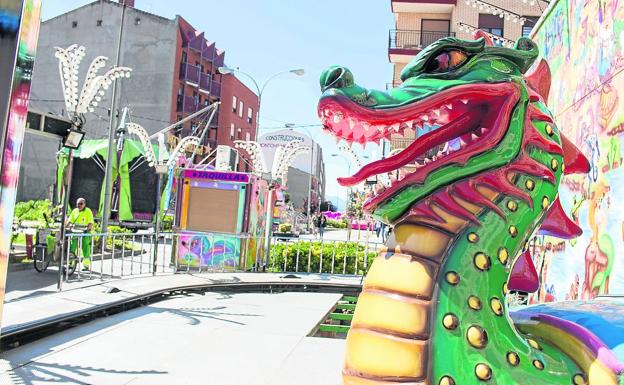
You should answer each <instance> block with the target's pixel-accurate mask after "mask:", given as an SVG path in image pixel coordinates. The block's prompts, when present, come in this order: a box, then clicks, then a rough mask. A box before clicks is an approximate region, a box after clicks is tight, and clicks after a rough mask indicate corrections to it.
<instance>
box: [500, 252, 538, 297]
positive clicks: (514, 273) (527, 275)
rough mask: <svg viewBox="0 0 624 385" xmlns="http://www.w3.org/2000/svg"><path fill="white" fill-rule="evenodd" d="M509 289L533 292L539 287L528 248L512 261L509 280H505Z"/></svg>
mask: <svg viewBox="0 0 624 385" xmlns="http://www.w3.org/2000/svg"><path fill="white" fill-rule="evenodd" d="M507 287H508V288H509V290H515V291H525V292H527V293H534V292H536V291H537V289H539V276H538V275H537V271H536V270H535V265H534V264H533V258H531V253H530V252H529V250H527V251H525V252H524V253H522V255H521V256H520V257H519V258H518V259H517V260H516V262H515V263H514V265H513V267H512V269H511V274H510V275H509V281H508V282H507Z"/></svg>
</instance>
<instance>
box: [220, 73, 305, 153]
mask: <svg viewBox="0 0 624 385" xmlns="http://www.w3.org/2000/svg"><path fill="white" fill-rule="evenodd" d="M218 71H219V73H220V74H221V75H230V74H232V73H234V72H237V73H239V74H241V75H245V76H247V77H248V78H249V79H251V81H252V82H253V84H254V86H255V87H256V91H257V92H258V116H257V118H256V133H255V135H254V141H256V142H257V141H258V131H260V107H261V105H262V93H263V92H264V88H265V87H266V86H267V84H268V83H269V82H270V81H271V80H273V79H274V78H276V77H277V76H279V75H282V74H287V73H291V74H295V75H297V76H303V75H304V74H305V70H304V69H303V68H297V69H292V70H288V71H281V72H278V73H276V74H273V75H271V76H270V77H269V78H268V79H267V80H266V81H265V82H264V84H263V85H262V87H260V86H259V85H258V82H257V81H256V79H254V78H253V76H251V75H249V74H248V73H246V72H243V71H241V70H239V69H238V68H230V67H219V68H218Z"/></svg>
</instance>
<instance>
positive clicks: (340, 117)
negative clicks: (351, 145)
mask: <svg viewBox="0 0 624 385" xmlns="http://www.w3.org/2000/svg"><path fill="white" fill-rule="evenodd" d="M341 121H342V116H340V115H334V123H340V122H341Z"/></svg>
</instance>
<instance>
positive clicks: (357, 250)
mask: <svg viewBox="0 0 624 385" xmlns="http://www.w3.org/2000/svg"><path fill="white" fill-rule="evenodd" d="M264 241H265V240H264V238H262V237H251V236H249V235H246V234H223V233H201V232H188V231H187V232H184V233H171V232H164V233H159V234H158V239H157V237H156V234H155V233H137V234H125V233H109V234H102V233H89V234H82V233H68V234H66V243H65V247H64V252H63V253H62V255H61V258H60V259H61V260H60V266H64V267H66V266H67V265H68V263H67V261H69V262H70V265H71V264H74V263H75V264H76V265H77V266H76V271H75V273H74V274H70V269H68V268H63V269H59V278H58V288H59V290H62V285H63V283H64V282H68V281H74V280H81V279H93V278H98V279H105V278H122V277H128V276H140V275H148V274H152V275H153V274H156V273H177V272H180V273H184V272H189V273H190V272H199V273H202V272H235V271H238V272H240V271H268V272H279V273H282V272H283V273H320V274H342V275H364V274H366V272H367V269H368V267H369V266H370V263H371V262H372V259H374V258H375V256H376V255H377V254H378V252H379V251H380V248H381V247H382V246H383V244H381V243H379V242H372V241H369V240H368V239H365V240H361V241H356V240H353V241H340V240H323V239H304V238H284V237H273V238H271V240H270V241H271V243H270V253H269V256H265V255H264V246H263V245H264ZM85 244H86V245H87V246H86V247H85ZM85 249H87V250H88V251H89V252H90V255H89V258H88V259H89V261H90V263H88V264H87V263H86V261H85V253H84V251H85Z"/></svg>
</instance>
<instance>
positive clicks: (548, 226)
mask: <svg viewBox="0 0 624 385" xmlns="http://www.w3.org/2000/svg"><path fill="white" fill-rule="evenodd" d="M539 234H542V235H551V236H553V237H557V238H562V239H572V238H576V237H578V236H579V235H581V234H583V230H582V229H581V228H580V227H579V226H578V225H577V224H576V223H574V222H573V221H572V220H571V219H570V218H568V216H567V215H566V213H565V211H563V207H561V202H560V201H559V198H557V199H555V201H554V202H553V204H552V206H551V207H550V209H549V210H548V213H546V217H545V218H544V221H543V222H542V225H541V227H540V229H539Z"/></svg>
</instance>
